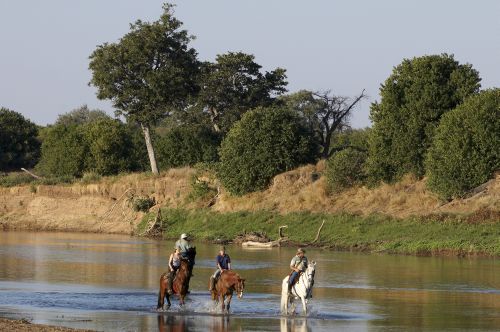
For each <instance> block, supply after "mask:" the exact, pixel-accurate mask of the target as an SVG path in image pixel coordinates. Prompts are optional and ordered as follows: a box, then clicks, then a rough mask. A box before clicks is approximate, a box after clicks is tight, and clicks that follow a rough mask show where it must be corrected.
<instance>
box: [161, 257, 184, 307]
mask: <svg viewBox="0 0 500 332" xmlns="http://www.w3.org/2000/svg"><path fill="white" fill-rule="evenodd" d="M168 275H169V273H168V272H165V273H163V274H162V275H161V277H160V292H159V293H158V307H157V309H162V308H163V304H164V300H165V297H166V298H167V304H168V305H167V309H168V308H170V306H171V305H172V303H170V294H168V291H167V290H168ZM190 278H191V269H190V266H189V261H188V260H187V259H184V258H182V259H181V266H180V267H179V270H177V273H176V275H175V279H174V283H173V286H172V288H173V290H172V291H173V294H175V295H178V296H179V302H180V305H181V306H182V305H184V303H185V302H184V299H185V298H186V294H187V292H188V287H189V279H190Z"/></svg>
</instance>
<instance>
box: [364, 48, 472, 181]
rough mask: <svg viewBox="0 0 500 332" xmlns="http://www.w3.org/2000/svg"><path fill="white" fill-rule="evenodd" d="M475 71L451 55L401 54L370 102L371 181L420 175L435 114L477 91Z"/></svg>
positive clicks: (422, 170) (437, 117)
mask: <svg viewBox="0 0 500 332" xmlns="http://www.w3.org/2000/svg"><path fill="white" fill-rule="evenodd" d="M480 81H481V79H480V78H479V74H478V72H477V71H476V70H475V69H473V68H472V66H471V65H469V64H466V65H462V64H459V63H458V62H457V61H456V60H455V59H454V58H453V56H452V55H447V54H442V55H429V56H422V57H418V58H413V59H411V60H408V59H405V60H403V62H402V63H401V64H399V65H398V66H396V67H395V68H394V70H393V72H392V74H391V75H390V76H389V77H388V78H387V80H386V81H385V83H384V84H383V85H382V86H381V88H380V96H381V100H380V102H375V103H373V104H372V105H371V112H370V117H371V120H372V122H373V129H372V131H371V135H370V151H369V159H368V168H369V173H370V176H371V177H372V181H374V182H377V181H380V180H382V181H389V182H390V181H393V180H397V179H398V178H400V177H401V176H402V175H403V174H405V173H413V174H415V175H416V176H418V177H420V176H423V174H424V172H425V169H424V160H425V155H426V152H427V149H428V148H429V146H430V145H431V143H432V139H433V136H434V132H435V130H436V127H437V126H438V124H439V121H440V119H441V116H442V115H443V114H444V113H446V112H448V111H450V110H452V109H454V108H455V107H456V106H457V105H459V104H460V103H462V102H463V101H464V100H465V99H466V98H467V97H468V96H470V95H472V94H475V93H477V92H478V91H479V87H480Z"/></svg>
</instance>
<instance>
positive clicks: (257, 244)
mask: <svg viewBox="0 0 500 332" xmlns="http://www.w3.org/2000/svg"><path fill="white" fill-rule="evenodd" d="M287 227H288V226H286V225H284V226H280V227H279V229H278V235H279V239H278V240H276V241H269V242H256V241H245V242H243V243H241V245H242V246H243V247H252V248H273V247H279V246H281V243H283V242H286V241H288V238H287V237H286V236H283V228H287Z"/></svg>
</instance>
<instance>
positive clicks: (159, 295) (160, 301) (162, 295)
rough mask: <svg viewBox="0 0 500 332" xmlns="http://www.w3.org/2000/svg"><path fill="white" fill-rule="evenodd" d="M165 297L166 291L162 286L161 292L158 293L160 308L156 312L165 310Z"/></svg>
mask: <svg viewBox="0 0 500 332" xmlns="http://www.w3.org/2000/svg"><path fill="white" fill-rule="evenodd" d="M164 296H165V291H164V289H163V288H162V287H161V286H160V291H159V292H158V306H157V307H156V310H160V309H161V308H163V298H164Z"/></svg>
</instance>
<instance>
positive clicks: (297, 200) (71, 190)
mask: <svg viewBox="0 0 500 332" xmlns="http://www.w3.org/2000/svg"><path fill="white" fill-rule="evenodd" d="M323 169H324V163H318V165H308V166H304V167H301V168H299V169H296V170H293V171H290V172H287V173H283V174H280V175H278V176H276V177H275V178H274V180H273V182H272V184H271V185H270V187H269V188H268V189H267V190H265V191H261V192H256V193H252V194H248V195H245V196H242V197H234V196H231V195H229V194H228V193H227V192H225V190H224V189H223V188H219V189H220V194H219V195H218V196H217V199H216V200H215V201H213V202H212V203H213V204H211V207H210V209H212V210H213V211H217V212H235V211H262V210H266V211H274V212H278V213H282V214H286V213H289V212H300V211H308V212H312V213H331V214H337V213H345V212H347V213H352V214H357V215H362V216H367V215H372V214H383V215H387V216H391V217H396V218H406V217H409V216H412V215H416V216H427V215H440V214H452V215H469V214H473V213H476V214H478V215H479V216H480V215H485V216H486V217H487V218H490V220H491V218H492V217H493V218H497V216H499V215H500V175H497V176H496V178H495V179H493V180H491V181H489V182H488V183H486V184H485V185H483V186H481V187H479V188H478V189H477V190H476V191H475V192H473V193H472V194H471V196H470V197H469V198H466V199H459V200H454V201H452V202H448V203H444V202H442V201H440V200H439V199H438V198H437V197H436V196H435V195H434V194H433V193H431V192H430V191H428V190H427V189H426V186H425V180H414V179H412V178H405V179H404V180H403V181H400V182H398V183H396V184H392V185H387V184H383V185H381V186H379V187H378V188H374V189H368V188H366V187H358V188H352V189H349V190H347V191H345V192H342V193H340V194H336V195H330V194H328V193H327V189H326V184H325V179H324V178H323V177H321V173H322V171H323ZM195 173H196V171H195V170H193V169H191V168H182V169H172V170H170V171H168V172H166V173H164V174H162V175H161V176H159V177H152V176H151V175H147V174H129V175H124V176H116V177H108V178H104V179H102V180H101V181H100V182H99V183H94V184H82V183H76V184H72V185H56V186H46V185H39V186H29V185H28V186H19V187H12V188H0V229H1V228H3V229H30V230H58V231H82V232H103V233H121V234H130V233H131V232H132V231H133V230H134V229H135V226H136V225H137V224H138V223H139V222H140V220H141V218H142V216H143V214H142V213H139V212H135V211H134V210H133V209H132V205H131V203H130V202H131V199H133V198H134V197H139V196H148V197H153V198H154V199H155V201H156V202H157V205H156V206H154V207H153V209H158V208H159V207H160V206H167V207H170V208H176V207H183V208H187V209H195V208H197V207H200V206H205V205H206V204H205V203H206V202H189V203H188V199H187V197H188V195H189V193H190V191H191V178H192V176H193V175H194V174H195ZM200 179H209V177H204V176H200ZM208 182H209V185H210V186H212V187H214V188H217V187H220V186H218V185H217V183H216V181H215V180H213V179H212V180H208ZM499 219H500V218H499ZM479 221H480V220H479Z"/></svg>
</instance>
